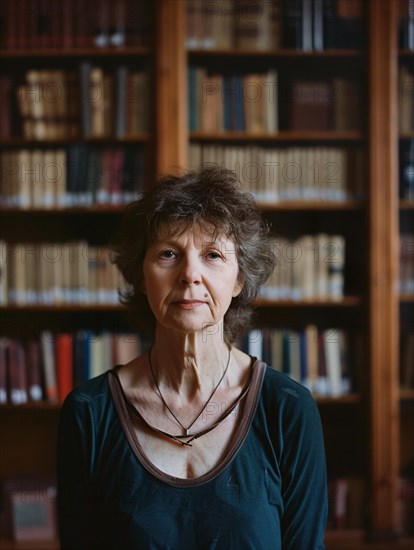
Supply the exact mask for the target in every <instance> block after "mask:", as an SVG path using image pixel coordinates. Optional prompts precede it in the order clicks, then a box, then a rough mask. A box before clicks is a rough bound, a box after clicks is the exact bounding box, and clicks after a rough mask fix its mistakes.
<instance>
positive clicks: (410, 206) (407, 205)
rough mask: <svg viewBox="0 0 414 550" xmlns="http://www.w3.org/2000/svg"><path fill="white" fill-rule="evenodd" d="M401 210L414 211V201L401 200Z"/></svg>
mask: <svg viewBox="0 0 414 550" xmlns="http://www.w3.org/2000/svg"><path fill="white" fill-rule="evenodd" d="M400 210H414V201H409V200H406V199H402V200H400Z"/></svg>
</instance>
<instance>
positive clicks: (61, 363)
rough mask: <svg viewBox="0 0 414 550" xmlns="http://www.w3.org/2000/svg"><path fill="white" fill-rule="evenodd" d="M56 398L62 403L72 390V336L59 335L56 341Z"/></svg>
mask: <svg viewBox="0 0 414 550" xmlns="http://www.w3.org/2000/svg"><path fill="white" fill-rule="evenodd" d="M56 372H57V382H58V397H59V400H60V401H63V400H64V399H65V397H66V396H67V395H68V393H69V392H71V391H72V389H73V352H72V335H71V334H59V335H58V336H57V340H56Z"/></svg>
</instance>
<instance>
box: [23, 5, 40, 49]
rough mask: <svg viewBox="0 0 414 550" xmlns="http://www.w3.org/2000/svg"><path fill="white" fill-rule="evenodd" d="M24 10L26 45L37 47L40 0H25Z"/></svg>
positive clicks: (38, 44)
mask: <svg viewBox="0 0 414 550" xmlns="http://www.w3.org/2000/svg"><path fill="white" fill-rule="evenodd" d="M26 1H27V3H26V5H25V12H26V17H27V36H26V47H27V48H38V47H39V46H40V34H39V24H40V21H39V15H40V14H39V1H40V0H26Z"/></svg>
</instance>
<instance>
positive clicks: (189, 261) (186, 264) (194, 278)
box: [180, 255, 201, 285]
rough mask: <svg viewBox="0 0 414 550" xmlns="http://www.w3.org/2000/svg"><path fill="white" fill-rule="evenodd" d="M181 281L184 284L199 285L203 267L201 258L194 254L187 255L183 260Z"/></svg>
mask: <svg viewBox="0 0 414 550" xmlns="http://www.w3.org/2000/svg"><path fill="white" fill-rule="evenodd" d="M180 283H181V284H184V285H199V284H200V283H201V269H200V262H199V260H198V259H197V258H196V257H195V256H193V255H187V256H185V257H184V258H183V260H182V268H181V273H180Z"/></svg>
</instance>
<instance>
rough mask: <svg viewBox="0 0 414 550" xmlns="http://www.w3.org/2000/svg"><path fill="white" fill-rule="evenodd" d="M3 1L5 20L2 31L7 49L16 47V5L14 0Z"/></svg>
mask: <svg viewBox="0 0 414 550" xmlns="http://www.w3.org/2000/svg"><path fill="white" fill-rule="evenodd" d="M5 3H6V7H5V12H6V22H5V31H4V46H5V48H7V49H14V48H16V47H17V22H18V20H17V18H18V11H17V9H18V5H17V4H16V2H15V1H14V0H5Z"/></svg>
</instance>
